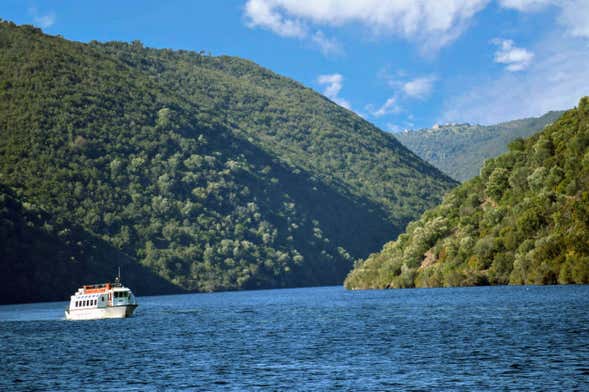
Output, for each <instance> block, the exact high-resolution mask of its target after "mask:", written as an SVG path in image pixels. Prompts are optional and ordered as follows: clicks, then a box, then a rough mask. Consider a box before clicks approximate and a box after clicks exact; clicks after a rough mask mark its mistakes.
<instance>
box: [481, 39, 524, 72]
mask: <svg viewBox="0 0 589 392" xmlns="http://www.w3.org/2000/svg"><path fill="white" fill-rule="evenodd" d="M491 42H492V43H493V44H495V45H497V46H498V47H499V48H498V49H497V51H496V52H495V62H496V63H499V64H505V65H506V69H507V70H508V71H510V72H517V71H522V70H524V69H526V68H528V67H529V66H530V64H531V63H532V60H533V59H534V53H532V52H530V51H529V50H527V49H524V48H518V47H516V46H514V44H513V41H512V40H510V39H499V38H495V39H494V40H493V41H491Z"/></svg>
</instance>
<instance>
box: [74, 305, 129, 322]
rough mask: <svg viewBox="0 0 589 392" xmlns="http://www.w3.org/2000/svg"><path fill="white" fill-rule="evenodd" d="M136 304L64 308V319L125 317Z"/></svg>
mask: <svg viewBox="0 0 589 392" xmlns="http://www.w3.org/2000/svg"><path fill="white" fill-rule="evenodd" d="M135 308H137V305H120V306H109V307H105V308H92V309H66V310H65V318H66V320H98V319H110V318H125V317H129V316H131V315H132V314H133V312H134V311H135Z"/></svg>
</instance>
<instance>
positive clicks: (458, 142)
mask: <svg viewBox="0 0 589 392" xmlns="http://www.w3.org/2000/svg"><path fill="white" fill-rule="evenodd" d="M563 113H564V112H559V111H554V112H548V113H546V114H545V115H543V116H542V117H532V118H525V119H522V120H514V121H508V122H504V123H500V124H497V125H489V126H483V125H471V124H447V125H438V126H435V127H434V128H428V129H420V130H417V131H404V132H399V133H396V134H394V136H395V137H396V138H397V139H399V141H400V142H401V143H403V144H404V145H405V146H407V147H408V148H409V149H410V150H411V151H413V152H415V153H416V154H417V155H419V156H420V157H421V158H423V159H424V160H426V161H427V162H429V163H431V164H432V165H434V166H435V167H437V168H438V169H440V170H441V171H443V172H444V173H446V174H448V175H449V176H450V177H452V178H454V179H456V180H458V181H466V180H469V179H471V178H473V177H474V176H476V175H478V174H479V171H480V169H481V167H482V166H483V163H484V162H485V160H486V159H489V158H494V157H496V156H498V155H500V154H502V153H504V152H506V151H507V146H508V144H509V143H510V142H511V141H512V140H515V139H517V138H521V137H528V136H531V135H533V134H534V133H536V132H538V131H540V130H542V129H543V128H544V127H545V126H546V125H548V124H551V123H552V122H554V121H555V120H556V119H557V118H558V117H560V116H561V115H562V114H563Z"/></svg>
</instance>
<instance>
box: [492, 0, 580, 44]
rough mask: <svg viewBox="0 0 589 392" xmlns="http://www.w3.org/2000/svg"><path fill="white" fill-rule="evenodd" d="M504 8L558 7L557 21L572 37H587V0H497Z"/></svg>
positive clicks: (528, 9) (534, 9) (534, 8)
mask: <svg viewBox="0 0 589 392" xmlns="http://www.w3.org/2000/svg"><path fill="white" fill-rule="evenodd" d="M499 3H500V4H501V6H503V7H504V8H510V9H515V10H517V11H520V12H537V11H541V10H543V9H545V8H546V7H556V8H559V9H560V15H559V16H558V22H559V23H560V24H561V25H562V26H563V27H564V28H565V29H566V31H567V33H568V34H570V35H571V36H573V37H581V38H589V1H587V0H499Z"/></svg>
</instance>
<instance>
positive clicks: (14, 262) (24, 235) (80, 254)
mask: <svg viewBox="0 0 589 392" xmlns="http://www.w3.org/2000/svg"><path fill="white" fill-rule="evenodd" d="M0 244H1V250H2V262H1V263H0V277H1V278H0V279H1V280H2V284H1V285H0V303H15V302H23V301H26V302H29V301H39V300H48V301H51V300H55V301H57V300H64V299H66V298H67V296H68V295H70V294H73V291H72V290H73V289H74V288H76V287H78V286H79V285H80V284H81V283H80V282H92V281H95V280H98V281H108V280H112V278H113V276H114V274H115V273H116V271H117V268H118V267H121V269H122V271H123V273H124V275H123V276H124V278H125V283H127V284H129V285H131V286H132V287H133V290H135V292H136V293H138V294H140V295H145V294H156V293H160V294H163V293H178V292H181V290H180V289H179V288H178V287H176V286H174V285H173V284H171V283H169V282H167V281H166V280H164V279H162V278H161V277H158V276H156V275H155V274H154V273H153V272H151V271H150V270H149V269H147V268H146V267H143V266H141V265H140V264H138V263H136V262H135V261H134V260H133V259H131V258H130V257H129V256H128V255H125V254H124V253H123V252H121V251H120V250H118V249H116V248H115V247H113V246H112V245H110V244H108V243H107V242H105V241H103V240H101V239H100V238H97V237H96V236H95V235H92V234H90V233H88V232H87V231H85V230H84V229H83V228H82V227H80V226H79V225H76V224H73V223H71V222H67V221H64V220H63V219H56V218H55V217H53V216H51V214H49V213H47V211H44V210H42V209H41V208H39V207H38V206H36V205H34V204H31V203H28V202H21V201H20V200H18V198H17V197H16V195H15V194H14V192H12V191H11V190H10V189H8V188H7V187H5V186H3V185H0ZM56 276H57V277H59V279H55V277H56Z"/></svg>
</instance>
